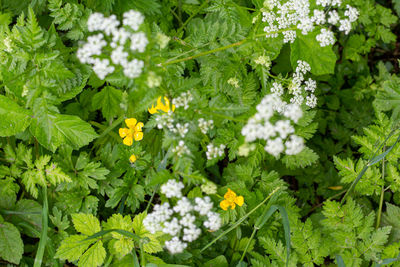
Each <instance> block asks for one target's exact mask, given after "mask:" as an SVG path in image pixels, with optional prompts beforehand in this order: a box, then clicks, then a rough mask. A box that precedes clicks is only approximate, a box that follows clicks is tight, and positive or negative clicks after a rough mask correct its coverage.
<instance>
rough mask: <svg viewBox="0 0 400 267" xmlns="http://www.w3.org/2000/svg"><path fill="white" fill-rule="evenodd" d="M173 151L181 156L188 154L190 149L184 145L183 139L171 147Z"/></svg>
mask: <svg viewBox="0 0 400 267" xmlns="http://www.w3.org/2000/svg"><path fill="white" fill-rule="evenodd" d="M172 152H173V153H176V155H177V156H179V157H181V156H183V155H185V154H186V155H189V154H190V150H189V148H188V147H187V146H186V145H185V141H183V140H179V142H178V145H177V146H176V147H174V148H173V149H172Z"/></svg>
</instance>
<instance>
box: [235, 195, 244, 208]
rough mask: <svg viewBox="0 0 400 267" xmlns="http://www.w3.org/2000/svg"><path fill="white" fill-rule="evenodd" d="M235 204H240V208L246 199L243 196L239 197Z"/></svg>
mask: <svg viewBox="0 0 400 267" xmlns="http://www.w3.org/2000/svg"><path fill="white" fill-rule="evenodd" d="M235 203H236V204H238V205H239V206H240V207H241V206H243V204H244V198H243V197H242V196H238V197H237V198H235Z"/></svg>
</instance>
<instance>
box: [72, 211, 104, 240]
mask: <svg viewBox="0 0 400 267" xmlns="http://www.w3.org/2000/svg"><path fill="white" fill-rule="evenodd" d="M71 217H72V222H73V223H74V227H75V229H76V231H78V232H80V233H82V234H84V235H87V236H90V235H93V234H95V233H97V232H100V230H101V228H100V222H99V220H98V219H97V218H96V217H94V216H93V215H92V214H84V213H76V214H72V215H71Z"/></svg>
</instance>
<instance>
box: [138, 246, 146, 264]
mask: <svg viewBox="0 0 400 267" xmlns="http://www.w3.org/2000/svg"><path fill="white" fill-rule="evenodd" d="M139 249H140V262H141V265H142V266H146V259H145V257H144V249H143V242H142V240H140V242H139Z"/></svg>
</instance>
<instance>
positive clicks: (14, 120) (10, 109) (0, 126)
mask: <svg viewBox="0 0 400 267" xmlns="http://www.w3.org/2000/svg"><path fill="white" fill-rule="evenodd" d="M0 121H1V123H0V136H3V137H4V136H12V135H15V134H17V133H20V132H23V131H24V130H25V129H26V128H27V127H28V126H29V124H30V123H31V112H30V111H29V110H27V109H24V108H22V107H20V106H19V105H18V104H17V103H15V102H14V101H12V100H11V99H9V98H8V97H5V96H3V95H0Z"/></svg>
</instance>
